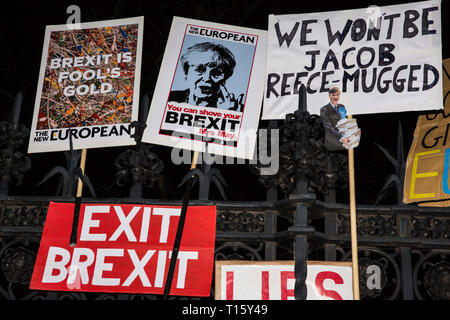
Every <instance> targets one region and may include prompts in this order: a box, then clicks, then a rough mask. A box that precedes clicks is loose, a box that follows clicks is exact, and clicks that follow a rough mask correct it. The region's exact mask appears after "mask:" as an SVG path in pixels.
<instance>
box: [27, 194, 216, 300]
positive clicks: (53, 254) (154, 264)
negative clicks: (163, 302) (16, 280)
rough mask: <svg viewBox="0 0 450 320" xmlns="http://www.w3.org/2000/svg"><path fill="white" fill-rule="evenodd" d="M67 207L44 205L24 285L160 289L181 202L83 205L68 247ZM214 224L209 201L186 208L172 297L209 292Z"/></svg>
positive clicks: (70, 208)
mask: <svg viewBox="0 0 450 320" xmlns="http://www.w3.org/2000/svg"><path fill="white" fill-rule="evenodd" d="M73 211H74V204H72V203H54V202H51V203H50V206H49V209H48V213H47V219H46V222H45V226H44V231H43V234H42V238H41V244H40V247H39V252H38V256H37V259H36V263H35V266H34V270H33V276H32V279H31V283H30V289H40V290H52V291H92V292H123V293H145V294H163V292H164V284H165V279H166V275H167V272H168V269H169V263H170V256H171V253H172V248H173V243H174V240H175V234H176V229H177V225H178V220H179V215H180V212H181V208H180V207H173V206H151V205H137V204H82V205H81V211H80V222H79V225H78V241H77V245H76V246H75V247H70V246H69V238H70V233H71V230H72V219H73ZM215 226H216V208H215V206H205V207H193V206H189V207H188V210H187V216H186V221H185V225H184V231H183V237H182V240H181V246H180V251H179V254H178V259H177V266H176V268H175V273H174V278H173V283H172V287H171V291H170V294H171V295H182V296H209V295H210V290H211V281H212V273H213V261H214V242H215Z"/></svg>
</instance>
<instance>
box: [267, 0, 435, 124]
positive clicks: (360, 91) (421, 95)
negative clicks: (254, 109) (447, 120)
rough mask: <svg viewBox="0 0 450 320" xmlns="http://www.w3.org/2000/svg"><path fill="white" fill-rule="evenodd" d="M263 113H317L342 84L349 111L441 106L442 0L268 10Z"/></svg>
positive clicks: (280, 115)
mask: <svg viewBox="0 0 450 320" xmlns="http://www.w3.org/2000/svg"><path fill="white" fill-rule="evenodd" d="M267 59H268V61H267V69H266V70H267V75H266V90H265V97H264V108H263V116H262V118H263V119H284V117H285V115H286V114H287V113H291V112H293V111H295V110H296V109H297V107H298V91H299V87H300V86H301V85H302V84H304V85H305V86H306V91H307V108H308V111H309V112H310V113H311V114H320V108H321V107H322V106H323V105H325V104H327V103H328V90H329V89H330V88H332V87H335V86H337V87H339V88H340V89H341V92H342V93H341V100H340V102H341V103H342V104H344V105H345V106H346V108H347V111H348V113H349V114H370V113H382V112H401V111H420V110H430V109H442V108H443V105H442V77H441V70H442V41H441V3H440V0H432V1H423V2H416V3H408V4H402V5H392V6H384V7H378V6H369V7H368V8H362V9H354V10H342V11H332V12H318V13H308V14H289V15H270V16H269V38H268V58H267Z"/></svg>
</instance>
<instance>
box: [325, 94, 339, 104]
mask: <svg viewBox="0 0 450 320" xmlns="http://www.w3.org/2000/svg"><path fill="white" fill-rule="evenodd" d="M328 97H329V98H330V102H331V103H332V104H334V105H337V104H338V102H339V98H340V97H341V92H340V91H337V92H330V93H328Z"/></svg>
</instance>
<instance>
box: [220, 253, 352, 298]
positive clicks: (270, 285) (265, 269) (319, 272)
mask: <svg viewBox="0 0 450 320" xmlns="http://www.w3.org/2000/svg"><path fill="white" fill-rule="evenodd" d="M307 264H308V268H307V269H308V274H307V277H306V286H307V290H308V291H307V292H308V293H307V300H353V287H352V264H351V262H334V261H333V262H328V261H308V262H307ZM215 282H216V288H215V292H216V297H215V298H216V300H294V285H295V275H294V261H216V279H215Z"/></svg>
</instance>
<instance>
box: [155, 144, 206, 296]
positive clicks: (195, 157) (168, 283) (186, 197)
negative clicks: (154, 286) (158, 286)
mask: <svg viewBox="0 0 450 320" xmlns="http://www.w3.org/2000/svg"><path fill="white" fill-rule="evenodd" d="M198 153H199V152H198V151H194V155H193V156H192V162H191V170H192V169H195V168H196V167H197V160H198ZM193 184H194V175H192V176H191V178H190V179H189V180H188V181H187V184H186V191H185V193H184V196H183V206H182V207H181V213H180V220H179V221H178V226H177V233H176V235H175V242H174V244H173V250H172V256H171V257H170V264H169V271H168V272H167V277H166V284H165V286H164V296H163V300H167V299H168V297H169V293H170V289H171V287H172V280H173V276H174V272H175V266H176V264H177V259H178V251H179V250H180V244H181V237H182V235H183V228H184V222H185V220H186V213H187V208H188V205H189V198H190V195H191V189H192V186H193Z"/></svg>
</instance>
